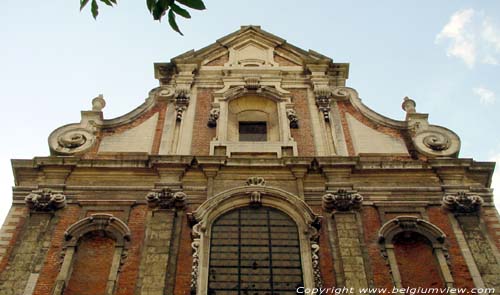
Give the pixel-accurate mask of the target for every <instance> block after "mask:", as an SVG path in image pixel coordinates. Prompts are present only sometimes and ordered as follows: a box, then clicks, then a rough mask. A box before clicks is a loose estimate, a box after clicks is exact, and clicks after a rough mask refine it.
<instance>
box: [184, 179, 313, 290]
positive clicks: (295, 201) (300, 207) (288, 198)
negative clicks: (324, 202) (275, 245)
mask: <svg viewBox="0 0 500 295" xmlns="http://www.w3.org/2000/svg"><path fill="white" fill-rule="evenodd" d="M255 192H258V193H260V195H261V206H265V207H272V208H275V209H278V210H281V211H282V212H284V213H285V214H287V215H288V216H289V217H290V218H291V219H292V220H294V221H295V222H296V224H297V228H298V234H299V244H300V255H301V264H302V273H303V282H304V287H305V288H314V287H315V285H317V283H315V274H314V271H315V269H314V267H313V250H314V251H315V252H317V249H318V248H319V246H318V244H317V243H315V242H314V241H313V239H314V237H317V235H318V231H317V229H315V228H314V226H313V224H314V223H316V222H317V221H318V216H316V215H315V214H314V213H313V212H312V209H311V208H310V207H309V206H308V205H307V204H306V203H305V202H304V201H303V200H301V199H300V198H299V197H298V196H295V195H293V194H291V193H289V192H286V191H284V190H281V189H278V188H273V187H267V186H263V187H255V186H254V187H236V188H233V189H229V190H226V191H224V192H222V193H219V194H218V195H216V196H214V197H212V198H210V199H209V200H207V201H205V202H204V203H203V204H202V205H200V207H198V209H197V210H196V211H195V212H193V213H192V216H191V217H192V220H193V223H195V225H194V226H193V234H192V235H193V243H192V247H193V249H194V255H193V265H194V267H193V273H192V279H193V281H194V282H192V283H194V286H193V285H192V287H194V289H195V290H196V293H193V294H197V295H202V294H207V289H208V275H209V273H208V267H209V260H210V259H209V258H210V257H209V255H210V234H211V226H212V224H213V222H214V221H215V220H217V218H218V217H219V216H221V215H222V214H224V213H226V212H229V211H231V210H233V209H236V208H240V207H247V206H249V205H250V202H251V194H254V193H255Z"/></svg>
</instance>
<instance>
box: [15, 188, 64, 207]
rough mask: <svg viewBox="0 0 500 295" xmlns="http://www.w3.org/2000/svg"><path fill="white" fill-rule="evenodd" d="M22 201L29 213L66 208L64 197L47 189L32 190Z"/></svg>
mask: <svg viewBox="0 0 500 295" xmlns="http://www.w3.org/2000/svg"><path fill="white" fill-rule="evenodd" d="M24 201H25V202H26V206H28V208H30V210H31V211H41V212H50V211H56V210H58V209H61V208H63V207H64V206H66V196H65V195H63V194H62V193H58V192H52V191H51V190H49V189H40V190H34V191H32V192H31V193H30V194H29V195H27V196H26V197H25V198H24Z"/></svg>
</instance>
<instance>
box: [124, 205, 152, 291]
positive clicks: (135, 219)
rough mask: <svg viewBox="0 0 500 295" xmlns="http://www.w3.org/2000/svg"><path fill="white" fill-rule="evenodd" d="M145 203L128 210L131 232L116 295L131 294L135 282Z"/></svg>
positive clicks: (142, 238)
mask: <svg viewBox="0 0 500 295" xmlns="http://www.w3.org/2000/svg"><path fill="white" fill-rule="evenodd" d="M147 210H148V209H147V206H146V205H138V206H135V207H134V208H132V210H131V211H130V217H129V221H128V227H129V229H130V233H131V240H130V246H129V249H128V254H127V258H126V259H125V263H124V264H123V266H122V270H121V272H120V274H119V277H118V284H117V287H116V295H132V294H134V290H135V288H136V284H137V278H138V275H139V265H140V261H141V254H142V253H143V252H144V251H143V248H144V247H143V245H144V234H145V223H146V213H147Z"/></svg>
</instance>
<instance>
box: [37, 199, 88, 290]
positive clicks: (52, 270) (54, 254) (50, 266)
mask: <svg viewBox="0 0 500 295" xmlns="http://www.w3.org/2000/svg"><path fill="white" fill-rule="evenodd" d="M79 212H80V207H78V206H77V205H66V207H65V208H64V209H61V210H59V211H57V213H56V214H58V216H59V221H58V222H57V224H56V225H55V227H54V230H53V232H52V239H51V241H50V247H49V249H48V252H47V256H46V258H45V262H44V264H43V267H42V269H41V271H40V276H39V277H38V282H37V284H36V287H35V291H34V292H33V294H34V295H47V294H51V292H52V288H53V286H54V283H55V281H56V278H57V275H58V274H59V269H60V267H61V264H60V262H61V259H60V258H61V257H60V256H61V252H62V247H63V243H64V232H65V231H66V229H67V228H68V227H69V226H70V225H72V224H73V223H75V222H76V221H78V216H79V215H80V214H79Z"/></svg>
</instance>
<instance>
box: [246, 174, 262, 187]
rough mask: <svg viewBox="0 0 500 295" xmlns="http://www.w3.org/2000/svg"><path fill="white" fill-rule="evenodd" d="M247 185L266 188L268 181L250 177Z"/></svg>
mask: <svg viewBox="0 0 500 295" xmlns="http://www.w3.org/2000/svg"><path fill="white" fill-rule="evenodd" d="M247 185H248V186H265V185H266V181H265V180H264V178H263V177H256V176H254V177H249V178H248V179H247Z"/></svg>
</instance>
